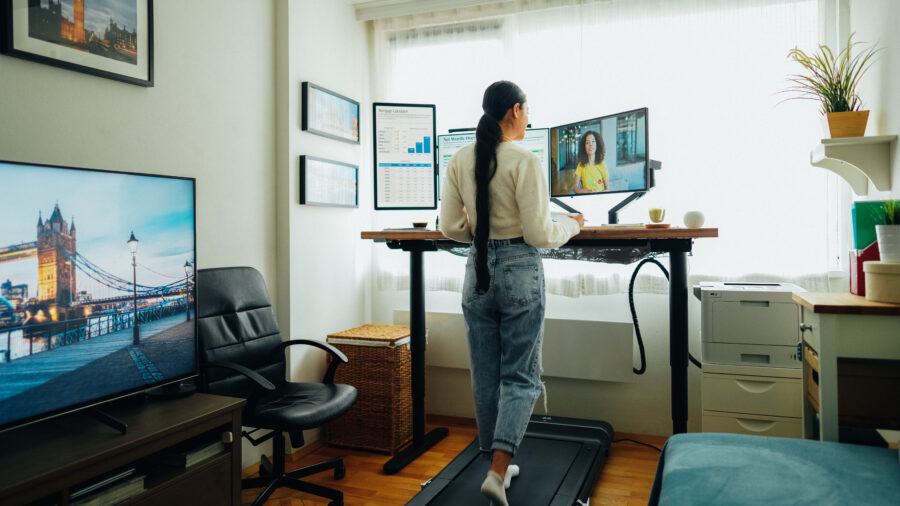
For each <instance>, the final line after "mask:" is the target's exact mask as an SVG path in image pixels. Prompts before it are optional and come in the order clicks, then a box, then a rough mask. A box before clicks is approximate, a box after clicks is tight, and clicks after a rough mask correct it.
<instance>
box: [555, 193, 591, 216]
mask: <svg viewBox="0 0 900 506" xmlns="http://www.w3.org/2000/svg"><path fill="white" fill-rule="evenodd" d="M550 202H553V203H554V204H556V205H558V206H559V207H561V208H563V209H565V210H566V211H567V212H570V213H572V214H584V213H582V212H581V211H579V210H578V209H575V208H574V207H572V206H570V205H569V204H566V203H564V202H563V201H562V200H559V199H558V198H556V197H550Z"/></svg>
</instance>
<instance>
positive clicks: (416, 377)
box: [361, 226, 719, 474]
mask: <svg viewBox="0 0 900 506" xmlns="http://www.w3.org/2000/svg"><path fill="white" fill-rule="evenodd" d="M718 236H719V229H718V228H663V229H660V228H654V229H649V228H644V227H628V226H605V227H584V229H583V230H582V231H581V233H579V234H578V235H576V236H575V237H573V238H572V239H570V240H569V242H568V243H566V244H565V245H563V246H562V247H563V248H579V247H594V248H620V247H646V248H647V251H650V252H655V253H660V252H665V253H668V254H669V270H670V273H669V343H670V345H669V365H670V366H671V378H672V385H671V389H672V400H671V402H672V432H673V433H675V434H678V433H681V432H686V431H687V405H688V401H687V368H688V321H687V300H688V286H687V254H688V253H689V252H690V251H691V248H692V246H693V240H694V239H697V238H702V237H718ZM361 238H362V239H371V240H374V241H377V242H385V243H387V245H388V247H389V248H392V249H400V250H403V251H407V252H409V299H410V303H409V323H410V351H411V361H412V371H411V372H412V374H411V375H412V378H411V381H412V393H413V396H412V397H413V398H412V402H413V442H412V443H411V444H410V445H409V446H408V447H407V448H406V449H404V450H403V451H401V452H400V453H398V454H397V455H396V456H395V457H394V458H392V459H391V460H389V461H388V462H387V463H386V464H385V465H384V471H385V473H387V474H393V473H396V472H397V471H399V470H400V469H403V467H405V466H406V465H407V464H409V463H410V462H412V461H413V460H415V459H416V457H418V456H419V455H421V454H422V453H424V452H425V451H427V450H428V449H429V448H431V447H432V446H433V445H434V444H435V443H437V442H438V441H440V440H441V439H442V438H443V437H444V436H446V435H447V429H446V428H444V427H439V428H437V429H434V430H432V431H431V432H429V433H428V434H426V433H425V284H424V265H423V259H422V253H423V252H425V251H437V249H438V244H439V243H442V244H450V243H454V241H452V240H450V239H448V238H447V237H446V236H445V235H444V234H442V233H441V232H440V231H439V230H377V231H371V232H362V234H361ZM455 244H459V243H455Z"/></svg>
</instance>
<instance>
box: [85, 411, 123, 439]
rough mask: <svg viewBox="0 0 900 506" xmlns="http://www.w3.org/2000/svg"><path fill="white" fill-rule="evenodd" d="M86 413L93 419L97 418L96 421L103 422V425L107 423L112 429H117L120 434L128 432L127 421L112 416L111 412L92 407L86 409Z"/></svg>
mask: <svg viewBox="0 0 900 506" xmlns="http://www.w3.org/2000/svg"><path fill="white" fill-rule="evenodd" d="M88 414H90V415H91V417H92V418H94V419H95V420H97V421H98V422H100V423H103V424H105V425H109V426H110V427H112V428H113V429H116V430H117V431H119V432H121V433H122V434H125V433H127V432H128V424H127V423H125V422H123V421H122V420H119V419H118V418H116V417H114V416H112V415H111V414H109V413H107V412H106V411H103V410H101V409H97V408H94V409H90V410H88Z"/></svg>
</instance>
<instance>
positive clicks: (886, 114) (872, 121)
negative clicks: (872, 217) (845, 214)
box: [850, 0, 900, 199]
mask: <svg viewBox="0 0 900 506" xmlns="http://www.w3.org/2000/svg"><path fill="white" fill-rule="evenodd" d="M850 7H851V8H850V30H851V32H856V35H855V36H854V38H853V39H854V40H855V41H864V42H867V43H878V45H879V46H881V47H883V48H884V50H883V51H882V52H881V53H879V56H878V62H877V63H876V64H875V65H873V66H872V68H871V70H869V72H868V73H867V74H866V75H865V76H864V77H863V80H862V82H861V84H860V87H861V90H860V96H861V97H862V100H863V105H864V107H865V108H866V109H869V110H870V111H871V112H870V113H869V126H868V128H867V130H866V135H898V134H900V33H898V31H897V20H898V19H900V3H898V2H896V1H895V0H854V1H853V2H852V3H851V4H850ZM898 145H900V143H894V148H893V151H892V154H891V159H892V160H893V166H892V168H891V186H892V188H891V191H890V192H878V190H876V189H875V187H874V186H872V184H871V182H870V183H869V190H870V192H871V193H870V197H871V198H873V199H879V198H894V199H900V157H898V149H900V148H898Z"/></svg>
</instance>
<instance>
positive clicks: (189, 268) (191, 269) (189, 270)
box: [184, 260, 194, 321]
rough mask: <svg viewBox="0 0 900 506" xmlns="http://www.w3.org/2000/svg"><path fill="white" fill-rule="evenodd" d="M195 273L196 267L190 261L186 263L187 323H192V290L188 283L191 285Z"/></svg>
mask: <svg viewBox="0 0 900 506" xmlns="http://www.w3.org/2000/svg"><path fill="white" fill-rule="evenodd" d="M192 272H194V267H193V266H192V265H191V262H190V261H189V260H185V261H184V314H185V316H187V321H191V290H190V288H189V287H188V283H190V278H191V273H192Z"/></svg>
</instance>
